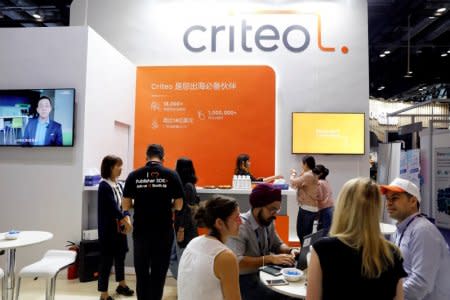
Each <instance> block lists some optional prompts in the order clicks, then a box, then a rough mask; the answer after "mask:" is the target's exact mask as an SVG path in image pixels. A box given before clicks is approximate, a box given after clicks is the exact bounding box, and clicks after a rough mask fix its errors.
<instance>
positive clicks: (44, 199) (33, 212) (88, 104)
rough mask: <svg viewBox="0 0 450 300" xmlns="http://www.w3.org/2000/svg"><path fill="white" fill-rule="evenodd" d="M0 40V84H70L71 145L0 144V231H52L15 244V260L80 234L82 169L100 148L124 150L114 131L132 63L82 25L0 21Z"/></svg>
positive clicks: (125, 103) (128, 110) (94, 162)
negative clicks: (41, 239) (42, 238)
mask: <svg viewBox="0 0 450 300" xmlns="http://www.w3.org/2000/svg"><path fill="white" fill-rule="evenodd" d="M0 44H1V45H2V47H0V89H40V88H74V89H75V91H76V105H75V128H74V133H75V141H74V146H73V147H65V148H51V147H40V148H34V147H32V148H29V147H27V148H23V147H1V148H0V169H1V175H0V177H1V180H0V191H1V198H2V208H1V212H0V228H1V231H6V230H10V229H17V230H44V231H50V232H52V233H53V234H54V238H53V239H52V240H50V241H48V242H46V243H43V244H41V245H36V246H34V247H30V248H23V249H20V251H17V254H16V256H17V267H18V268H20V267H21V266H23V265H26V264H29V263H31V262H33V261H36V260H37V259H38V258H40V257H41V256H42V255H43V253H44V252H45V250H46V249H49V248H54V249H61V248H63V247H64V245H66V244H67V242H66V241H67V240H72V241H76V242H78V241H79V240H80V237H81V229H82V226H83V225H82V223H83V217H84V214H83V210H86V209H87V207H86V205H88V204H89V203H88V202H87V200H86V201H82V200H83V199H84V198H86V197H84V194H85V193H86V192H84V191H83V189H84V187H83V175H84V172H85V170H86V169H87V168H91V167H97V168H99V163H100V161H101V158H102V157H103V156H104V155H106V154H107V153H110V152H112V151H113V152H117V151H120V150H121V149H122V148H123V145H125V146H126V147H127V151H128V146H127V145H128V140H129V138H128V137H126V138H125V134H121V133H123V131H124V129H123V127H127V126H128V124H132V120H133V112H134V111H133V107H134V94H135V74H136V73H135V71H136V68H135V67H134V65H133V64H132V63H130V62H129V61H128V60H127V59H126V58H124V56H122V55H121V54H120V53H119V52H117V50H115V49H114V48H113V47H111V46H110V45H109V44H108V43H107V42H105V41H104V40H103V39H102V38H101V37H100V36H99V35H98V34H96V33H95V32H94V31H93V30H91V29H88V28H87V27H64V28H63V27H55V28H20V29H19V28H15V29H0ZM127 130H128V129H127ZM131 143H132V142H131ZM118 145H119V146H118ZM112 149H114V150H112ZM130 153H132V151H131V152H130ZM123 155H124V156H123V157H124V158H126V157H127V155H128V154H127V152H126V151H125V150H124V151H123ZM131 159H132V157H130V158H129V160H130V161H131ZM4 257H5V256H0V260H4V259H5V258H4Z"/></svg>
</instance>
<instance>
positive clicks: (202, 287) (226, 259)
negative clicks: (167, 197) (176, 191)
mask: <svg viewBox="0 0 450 300" xmlns="http://www.w3.org/2000/svg"><path fill="white" fill-rule="evenodd" d="M195 219H196V220H197V221H198V223H199V224H201V225H202V226H204V227H206V228H208V230H209V231H208V234H206V235H202V236H198V237H196V238H194V239H193V240H192V241H191V242H190V243H189V244H188V246H187V247H186V250H185V251H184V253H183V256H182V257H181V261H180V269H179V274H178V276H179V277H178V300H192V299H195V300H224V299H227V300H240V299H241V294H240V290H239V266H238V262H237V258H236V255H235V254H234V253H233V251H231V250H230V249H229V248H228V247H227V246H226V245H225V243H226V241H227V239H228V237H229V236H237V235H238V234H239V226H240V225H241V223H242V222H241V217H240V214H239V207H238V204H237V202H236V201H235V200H234V199H232V198H228V197H224V196H214V197H213V198H211V199H210V200H207V201H203V202H202V203H201V205H200V207H199V209H198V210H197V212H196V214H195Z"/></svg>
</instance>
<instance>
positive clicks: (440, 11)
mask: <svg viewBox="0 0 450 300" xmlns="http://www.w3.org/2000/svg"><path fill="white" fill-rule="evenodd" d="M446 10H447V8H445V7H441V8H439V9H437V10H436V12H437V13H443V12H444V11H446Z"/></svg>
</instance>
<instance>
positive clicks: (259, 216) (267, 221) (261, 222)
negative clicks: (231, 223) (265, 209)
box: [257, 210, 277, 227]
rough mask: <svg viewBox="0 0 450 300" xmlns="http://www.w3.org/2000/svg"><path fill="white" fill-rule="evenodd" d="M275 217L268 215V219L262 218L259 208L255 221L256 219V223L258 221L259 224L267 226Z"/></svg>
mask: <svg viewBox="0 0 450 300" xmlns="http://www.w3.org/2000/svg"><path fill="white" fill-rule="evenodd" d="M276 218H277V217H275V216H272V217H269V218H268V219H264V218H263V216H262V210H260V211H259V213H258V216H257V219H258V220H257V221H258V223H259V224H260V225H261V226H264V227H267V226H269V225H270V224H272V222H273V221H274V220H275V219H276Z"/></svg>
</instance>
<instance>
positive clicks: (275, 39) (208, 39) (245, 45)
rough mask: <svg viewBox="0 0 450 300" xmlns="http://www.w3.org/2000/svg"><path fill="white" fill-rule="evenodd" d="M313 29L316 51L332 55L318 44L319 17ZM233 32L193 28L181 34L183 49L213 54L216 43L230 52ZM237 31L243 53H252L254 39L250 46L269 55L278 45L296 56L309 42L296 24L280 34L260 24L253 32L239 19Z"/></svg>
mask: <svg viewBox="0 0 450 300" xmlns="http://www.w3.org/2000/svg"><path fill="white" fill-rule="evenodd" d="M317 29H318V30H317V35H318V37H317V41H318V42H317V46H318V48H319V49H320V50H321V51H324V52H334V51H335V48H334V47H325V46H323V44H322V37H321V23H320V16H319V19H318V26H317ZM238 30H239V29H238ZM235 32H236V28H235V26H234V25H229V26H228V27H227V26H225V25H219V26H216V25H213V26H211V27H210V28H207V27H205V26H202V25H193V26H190V27H189V28H188V29H187V30H186V31H185V32H184V34H183V44H184V47H186V49H187V50H189V51H191V52H196V53H198V52H205V51H210V52H217V46H218V44H219V43H226V42H227V43H228V51H229V52H234V51H235V47H236V46H237V45H236V43H235ZM240 32H241V41H240V47H241V48H242V50H243V51H245V52H253V49H254V48H253V47H252V44H250V41H251V40H252V37H253V38H254V46H256V48H258V49H259V50H261V51H264V52H273V51H276V50H277V49H278V48H279V47H280V46H283V47H285V48H286V49H287V50H289V51H291V52H293V53H300V52H303V51H305V50H306V49H307V48H308V47H309V44H310V41H311V36H310V33H309V31H308V30H307V29H306V28H305V27H304V26H302V25H298V24H294V25H290V26H288V27H287V28H286V29H284V30H283V31H280V30H279V29H278V28H277V27H275V26H274V25H269V24H267V25H261V26H259V27H258V28H256V30H255V31H254V33H253V26H252V25H249V24H247V21H246V20H242V22H241V27H240ZM227 33H228V34H227ZM192 36H195V37H196V38H197V39H198V38H199V37H200V38H201V39H200V40H205V42H198V41H196V42H193V41H192V40H193V38H192ZM298 37H300V39H299V38H298ZM227 39H228V41H227ZM348 51H349V50H348V47H347V46H342V47H341V52H342V53H343V54H347V53H348Z"/></svg>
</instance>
